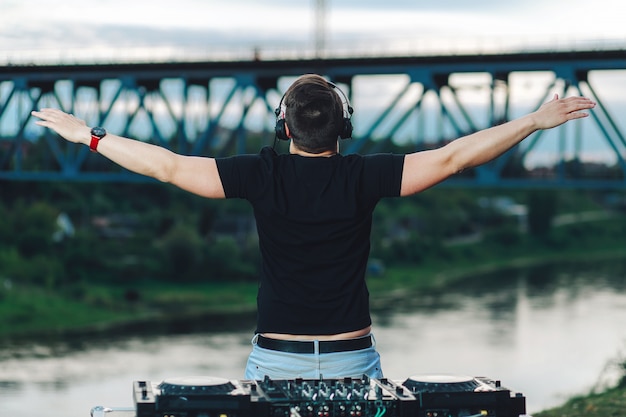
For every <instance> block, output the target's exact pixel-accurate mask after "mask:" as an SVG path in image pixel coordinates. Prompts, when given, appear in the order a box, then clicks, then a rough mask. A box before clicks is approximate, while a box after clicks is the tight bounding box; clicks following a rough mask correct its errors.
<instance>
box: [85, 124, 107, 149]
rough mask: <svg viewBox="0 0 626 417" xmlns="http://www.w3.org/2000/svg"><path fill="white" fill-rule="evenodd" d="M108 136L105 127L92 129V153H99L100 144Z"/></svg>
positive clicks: (90, 147) (90, 146)
mask: <svg viewBox="0 0 626 417" xmlns="http://www.w3.org/2000/svg"><path fill="white" fill-rule="evenodd" d="M106 134H107V131H106V130H104V128H103V127H100V126H98V127H94V128H92V129H91V142H89V149H90V150H91V152H98V143H100V139H102V138H103V137H105V136H106Z"/></svg>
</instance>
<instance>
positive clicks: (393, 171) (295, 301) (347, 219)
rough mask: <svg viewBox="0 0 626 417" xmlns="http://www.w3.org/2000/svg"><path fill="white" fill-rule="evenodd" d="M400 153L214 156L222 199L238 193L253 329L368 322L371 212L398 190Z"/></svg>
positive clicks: (293, 330)
mask: <svg viewBox="0 0 626 417" xmlns="http://www.w3.org/2000/svg"><path fill="white" fill-rule="evenodd" d="M403 165H404V156H403V155H391V154H377V155H365V156H362V155H347V156H343V155H340V154H337V155H334V156H331V157H304V156H299V155H293V154H281V155H278V154H277V153H276V152H274V150H273V149H271V148H269V147H266V148H263V149H262V150H261V152H260V153H259V154H258V155H238V156H232V157H228V158H218V159H217V167H218V170H219V174H220V178H221V181H222V185H223V187H224V192H225V194H226V197H227V198H243V199H246V200H248V201H249V202H250V203H251V204H252V207H253V209H254V215H255V218H256V223H257V230H258V234H259V248H260V251H261V257H262V270H261V277H260V286H259V293H258V296H257V305H258V320H257V332H258V333H264V332H272V333H290V334H314V335H323V334H337V333H343V332H349V331H353V330H359V329H362V328H364V327H366V326H368V325H370V324H371V318H370V313H369V293H368V290H367V286H366V284H365V272H366V266H367V259H368V256H369V251H370V232H371V226H372V212H373V210H374V208H375V206H376V204H377V203H378V201H379V200H380V199H381V198H383V197H397V196H399V195H400V185H401V179H402V168H403Z"/></svg>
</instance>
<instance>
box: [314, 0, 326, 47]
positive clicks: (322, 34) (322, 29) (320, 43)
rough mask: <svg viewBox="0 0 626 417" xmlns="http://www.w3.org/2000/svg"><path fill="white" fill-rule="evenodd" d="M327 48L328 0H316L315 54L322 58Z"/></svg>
mask: <svg viewBox="0 0 626 417" xmlns="http://www.w3.org/2000/svg"><path fill="white" fill-rule="evenodd" d="M325 49H326V0H315V56H316V57H317V58H322V56H323V55H324V50H325Z"/></svg>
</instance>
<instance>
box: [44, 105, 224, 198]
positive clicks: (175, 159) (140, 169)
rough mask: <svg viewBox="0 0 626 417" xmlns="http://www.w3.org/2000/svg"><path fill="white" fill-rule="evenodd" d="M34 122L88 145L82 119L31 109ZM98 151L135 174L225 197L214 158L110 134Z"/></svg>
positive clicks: (88, 129) (75, 141) (85, 127)
mask: <svg viewBox="0 0 626 417" xmlns="http://www.w3.org/2000/svg"><path fill="white" fill-rule="evenodd" d="M32 114H33V116H35V117H38V118H39V119H41V120H39V121H37V124H38V125H40V126H44V127H47V128H50V129H52V130H54V131H55V132H56V133H58V134H59V135H60V136H62V137H63V138H65V139H66V140H68V141H70V142H74V143H82V144H84V145H88V144H89V142H90V141H91V128H90V127H88V126H87V125H86V124H85V122H84V121H83V120H80V119H78V118H76V117H74V116H72V115H70V114H67V113H64V112H62V111H60V110H57V109H41V110H40V111H34V112H33V113H32ZM98 153H100V154H102V155H103V156H104V157H106V158H108V159H110V160H111V161H113V162H115V163H116V164H118V165H120V166H122V167H124V168H126V169H128V170H129V171H132V172H135V173H137V174H141V175H146V176H148V177H152V178H155V179H157V180H159V181H162V182H167V183H171V184H173V185H175V186H177V187H180V188H182V189H183V190H186V191H189V192H191V193H194V194H197V195H200V196H203V197H208V198H224V197H225V195H224V189H223V187H222V181H221V179H220V176H219V172H218V170H217V163H216V162H215V159H214V158H208V157H198V156H185V155H179V154H177V153H174V152H172V151H170V150H168V149H165V148H162V147H160V146H156V145H152V144H149V143H145V142H141V141H137V140H133V139H128V138H125V137H122V136H117V135H114V134H111V133H107V135H106V136H105V137H104V138H103V139H102V140H101V141H100V142H99V144H98Z"/></svg>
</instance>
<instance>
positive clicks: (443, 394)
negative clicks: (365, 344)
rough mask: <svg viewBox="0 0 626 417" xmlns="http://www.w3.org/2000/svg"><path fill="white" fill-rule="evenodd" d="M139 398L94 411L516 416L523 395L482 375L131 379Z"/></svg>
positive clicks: (147, 415) (129, 414) (181, 415)
mask: <svg viewBox="0 0 626 417" xmlns="http://www.w3.org/2000/svg"><path fill="white" fill-rule="evenodd" d="M132 394H133V400H134V405H133V406H132V407H128V408H107V407H102V406H98V407H94V408H93V409H92V410H91V415H92V417H383V416H384V417H479V416H481V417H519V416H523V415H525V412H526V400H525V398H524V396H523V395H522V394H520V393H512V392H511V391H510V390H509V389H506V388H504V387H503V386H502V385H501V384H500V381H497V380H492V379H489V378H485V377H466V376H456V375H421V376H420V375H418V376H412V377H410V378H407V379H406V380H405V381H395V380H390V379H386V378H381V379H375V378H369V377H367V376H366V375H364V376H362V377H361V378H341V379H323V378H322V379H301V378H295V379H271V378H268V377H266V378H265V379H263V380H228V379H222V378H215V377H203V376H199V377H186V378H173V379H167V380H164V381H163V382H161V383H159V384H156V385H155V384H152V383H151V382H150V381H135V382H133V392H132Z"/></svg>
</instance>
